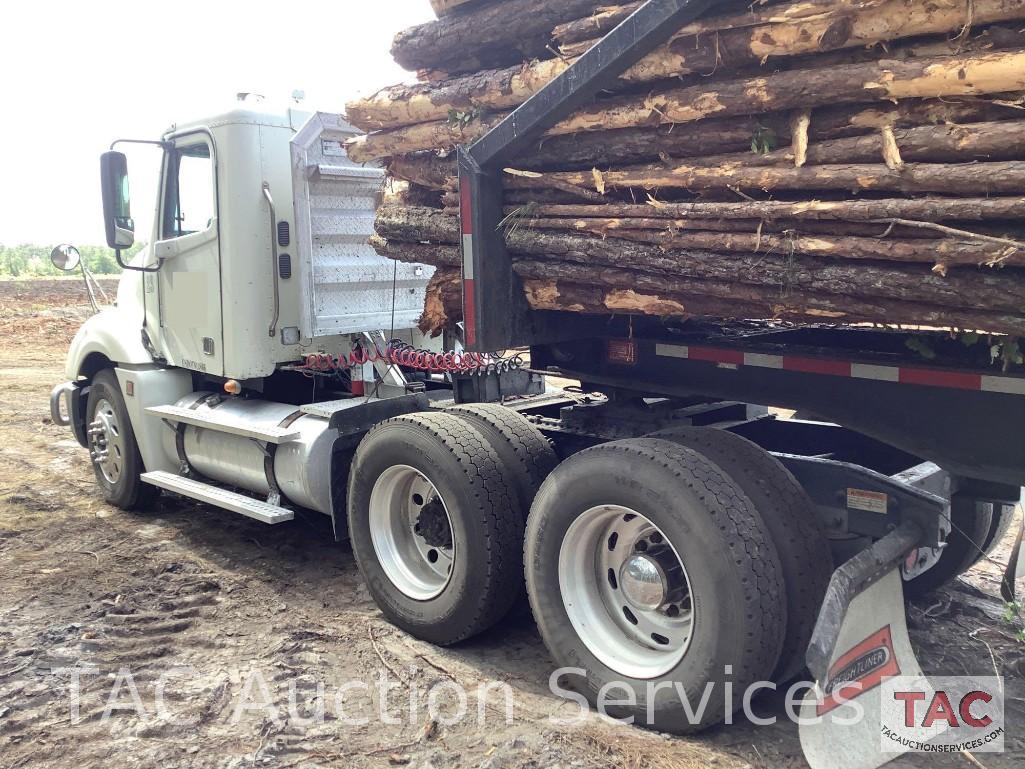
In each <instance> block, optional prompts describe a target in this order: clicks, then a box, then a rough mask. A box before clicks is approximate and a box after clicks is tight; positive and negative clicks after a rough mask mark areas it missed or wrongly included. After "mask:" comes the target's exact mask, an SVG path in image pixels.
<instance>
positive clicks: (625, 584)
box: [559, 505, 694, 679]
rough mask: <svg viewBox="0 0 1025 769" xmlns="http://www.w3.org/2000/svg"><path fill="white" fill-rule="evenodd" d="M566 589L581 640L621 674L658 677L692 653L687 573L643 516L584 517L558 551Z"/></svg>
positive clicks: (592, 513) (609, 509)
mask: <svg viewBox="0 0 1025 769" xmlns="http://www.w3.org/2000/svg"><path fill="white" fill-rule="evenodd" d="M559 587H560V590H561V592H562V598H563V605H564V606H565V608H566V613H567V614H568V615H569V618H570V621H571V622H572V623H573V627H574V629H575V630H576V632H577V635H578V636H579V637H580V640H581V641H582V642H583V643H584V645H585V646H586V647H587V649H588V650H589V651H590V652H591V653H592V654H593V655H594V656H595V657H597V658H598V659H599V660H600V661H601V662H602V663H603V664H604V665H606V666H608V667H609V668H611V669H612V670H614V671H616V672H617V673H619V674H620V675H624V676H630V677H632V678H640V679H648V678H656V677H658V676H661V675H665V674H666V673H668V672H669V671H670V670H672V669H673V668H674V667H676V665H678V664H679V662H680V660H681V659H683V656H684V654H686V652H687V647H688V646H689V645H690V640H691V637H692V635H693V632H694V609H693V604H692V600H691V585H690V580H689V578H688V576H687V571H686V569H685V568H684V565H683V562H682V561H681V560H680V557H679V555H678V554H677V552H676V549H675V548H674V547H673V546H672V544H671V543H670V542H669V540H668V539H667V538H666V537H665V535H664V534H663V533H662V531H661V530H659V528H658V527H657V526H655V525H654V524H653V523H652V522H651V521H650V520H648V519H647V518H646V517H644V516H643V515H640V514H639V513H637V512H636V511H634V510H630V509H629V508H625V507H621V506H619V505H601V506H599V507H593V508H591V509H589V510H585V511H584V512H583V513H581V514H580V516H578V517H577V519H576V520H575V521H574V522H573V523H572V524H571V525H570V527H569V530H568V531H567V532H566V536H565V538H564V540H563V544H562V548H561V550H560V553H559Z"/></svg>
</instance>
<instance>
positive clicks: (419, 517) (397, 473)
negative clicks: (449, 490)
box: [370, 465, 455, 601]
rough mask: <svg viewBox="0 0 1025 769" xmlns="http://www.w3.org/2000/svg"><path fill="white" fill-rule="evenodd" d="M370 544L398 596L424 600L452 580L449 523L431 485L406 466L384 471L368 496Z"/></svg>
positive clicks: (416, 471)
mask: <svg viewBox="0 0 1025 769" xmlns="http://www.w3.org/2000/svg"><path fill="white" fill-rule="evenodd" d="M370 539H371V542H372V543H373V545H374V552H375V553H376V555H377V560H378V563H380V564H381V568H382V569H383V570H384V573H385V575H386V576H387V577H388V579H389V580H391V582H392V584H393V585H395V587H396V588H398V589H399V591H401V592H402V594H403V595H406V596H408V597H409V598H412V599H414V600H416V601H429V600H431V599H432V598H436V597H437V596H438V595H440V594H441V593H442V592H443V591H444V590H445V587H446V586H447V585H448V582H449V580H450V579H451V576H452V564H453V561H454V560H455V544H454V542H453V537H452V519H451V518H450V517H449V514H448V507H447V506H446V505H445V500H444V499H442V497H441V494H439V493H438V490H437V489H436V488H435V486H434V484H433V483H431V481H430V480H429V479H428V478H427V476H425V475H424V474H423V473H421V472H420V471H419V470H417V469H416V468H413V467H409V466H408V465H395V466H393V467H389V468H388V469H387V470H385V471H384V472H383V473H381V475H380V477H379V478H378V479H377V482H376V483H375V484H374V488H373V490H372V491H371V492H370Z"/></svg>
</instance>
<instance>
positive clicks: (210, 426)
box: [146, 406, 302, 444]
mask: <svg viewBox="0 0 1025 769" xmlns="http://www.w3.org/2000/svg"><path fill="white" fill-rule="evenodd" d="M146 413H147V414H152V415H154V416H158V417H161V418H163V419H166V420H168V421H169V422H177V423H180V424H186V425H193V426H195V427H204V428H206V429H207V430H215V431H217V432H220V433H230V434H231V435H238V436H241V437H243V438H252V439H253V440H256V441H264V442H266V443H274V444H280V443H291V442H292V441H295V440H298V439H299V437H300V436H301V435H302V432H301V431H300V430H298V429H296V428H293V427H268V426H263V425H253V424H250V423H248V422H242V421H240V420H237V419H232V418H230V417H225V416H222V415H220V414H218V413H217V412H216V410H214V411H209V410H204V411H194V410H192V409H183V408H181V407H179V406H150V407H149V408H148V409H146Z"/></svg>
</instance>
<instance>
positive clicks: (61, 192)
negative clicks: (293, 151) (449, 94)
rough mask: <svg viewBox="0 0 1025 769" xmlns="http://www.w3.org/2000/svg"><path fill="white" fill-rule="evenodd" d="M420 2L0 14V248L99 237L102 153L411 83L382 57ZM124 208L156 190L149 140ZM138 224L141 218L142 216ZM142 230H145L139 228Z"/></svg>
mask: <svg viewBox="0 0 1025 769" xmlns="http://www.w3.org/2000/svg"><path fill="white" fill-rule="evenodd" d="M432 18H434V15H433V12H432V11H431V7H430V3H429V2H428V0H289V2H285V3H261V2H253V1H252V0H249V1H248V2H242V1H240V0H204V1H203V2H198V1H197V0H176V2H173V3H158V2H154V0H94V2H82V0H75V1H74V2H68V1H67V0H33V1H32V2H27V3H22V2H18V3H6V4H5V7H4V8H3V10H2V11H0V73H2V74H0V99H2V104H3V108H2V110H0V115H2V116H3V117H2V119H0V244H2V245H15V244H18V243H29V242H32V243H40V244H56V243H59V242H66V243H75V244H79V245H87V244H102V243H103V242H104V236H103V221H102V213H101V203H100V191H99V186H100V182H99V157H100V154H101V153H103V152H104V151H105V150H106V149H107V148H108V146H109V145H110V142H111V141H112V140H113V139H115V138H140V139H156V138H159V135H160V134H161V133H162V132H163V131H164V130H165V129H166V128H167V127H168V126H169V125H170V124H171V123H174V122H178V123H182V122H187V121H189V120H194V119H197V118H200V117H203V116H205V115H208V114H215V113H217V112H221V111H224V110H226V109H230V108H231V107H232V105H233V104H235V103H236V101H235V95H236V94H237V93H238V92H240V91H246V92H250V93H259V94H263V95H264V96H266V97H267V103H268V104H282V105H285V104H287V103H288V102H289V100H290V97H291V95H292V93H293V92H294V91H296V90H301V91H304V92H305V94H306V98H305V100H304V101H303V103H302V106H303V108H305V109H311V110H323V111H329V112H332V111H336V112H340V111H342V108H343V105H344V104H345V102H346V101H347V100H349V99H352V98H353V97H355V96H360V95H367V94H370V93H373V92H374V91H376V90H377V89H378V88H381V87H383V86H386V85H391V84H393V83H397V82H401V81H404V80H405V81H408V80H411V79H413V76H412V75H411V73H408V72H405V71H404V70H402V69H401V68H400V67H399V66H398V65H396V64H395V63H394V62H393V61H392V60H391V56H390V55H389V49H390V48H391V40H392V37H393V36H394V35H395V33H396V32H398V31H399V30H400V29H403V28H405V27H408V26H411V25H413V24H418V23H420V22H423V21H427V20H429V19H432ZM127 154H128V155H129V169H130V173H131V178H132V184H133V188H132V200H133V213H135V214H136V219H137V220H139V219H140V218H141V217H140V216H139V212H141V211H142V210H145V209H147V208H149V204H150V202H151V201H152V200H154V199H155V198H154V195H155V194H156V190H155V186H156V175H155V173H146V170H147V167H150V166H152V167H154V170H155V166H156V164H157V163H158V156H157V152H156V150H153V149H148V148H139V149H138V150H135V151H129V152H128V153H127ZM141 223H142V222H139V224H141ZM136 231H137V232H147V231H148V230H143V229H140V228H137V230H136Z"/></svg>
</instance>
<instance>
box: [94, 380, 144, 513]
mask: <svg viewBox="0 0 1025 769" xmlns="http://www.w3.org/2000/svg"><path fill="white" fill-rule="evenodd" d="M86 415H87V418H88V426H87V428H86V430H87V435H88V437H89V452H90V458H91V459H92V464H93V472H94V473H95V475H96V483H97V485H98V486H99V487H100V491H101V492H102V493H103V498H104V499H105V500H106V501H107V502H108V503H110V504H112V505H114V506H115V507H120V508H121V509H122V510H140V509H143V508H146V507H148V506H149V505H151V504H152V503H153V502H154V500H156V498H157V496H159V494H160V489H158V488H157V487H156V486H151V485H149V484H148V483H144V482H143V481H142V479H141V477H140V476H141V475H142V473H143V472H144V471H145V468H144V466H143V463H142V455H141V454H140V453H139V444H138V442H137V441H136V439H135V431H134V430H132V422H131V420H130V419H129V417H128V409H127V408H126V407H125V400H124V397H123V396H122V395H121V387H120V385H119V384H118V381H117V377H116V376H115V374H114V372H113V371H111V370H110V369H104V370H103V371H101V372H99V373H98V374H97V375H96V376H95V377H94V378H93V381H92V386H91V387H90V389H89V398H88V401H87V403H86Z"/></svg>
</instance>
